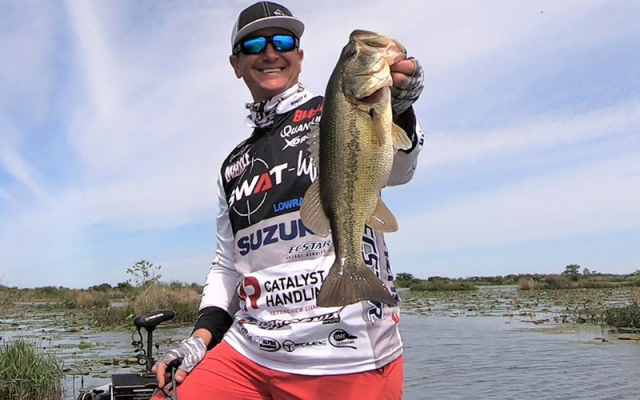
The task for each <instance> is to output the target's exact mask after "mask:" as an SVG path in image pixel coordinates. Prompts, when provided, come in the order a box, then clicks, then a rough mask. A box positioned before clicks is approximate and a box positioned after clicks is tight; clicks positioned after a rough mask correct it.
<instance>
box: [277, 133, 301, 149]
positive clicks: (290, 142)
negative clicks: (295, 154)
mask: <svg viewBox="0 0 640 400" xmlns="http://www.w3.org/2000/svg"><path fill="white" fill-rule="evenodd" d="M284 141H285V145H284V147H283V148H282V150H284V149H286V148H289V147H298V146H299V145H301V144H302V143H304V142H306V141H307V135H302V136H297V137H294V138H293V139H284Z"/></svg>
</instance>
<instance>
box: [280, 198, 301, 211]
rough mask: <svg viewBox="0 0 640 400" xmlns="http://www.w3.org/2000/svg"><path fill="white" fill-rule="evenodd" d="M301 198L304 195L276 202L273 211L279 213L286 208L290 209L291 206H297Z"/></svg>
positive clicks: (299, 204)
mask: <svg viewBox="0 0 640 400" xmlns="http://www.w3.org/2000/svg"><path fill="white" fill-rule="evenodd" d="M302 199H304V197H298V198H295V199H291V200H286V201H281V202H279V203H278V204H274V205H273V212H274V213H279V212H282V211H286V210H291V209H292V208H299V207H300V206H302Z"/></svg>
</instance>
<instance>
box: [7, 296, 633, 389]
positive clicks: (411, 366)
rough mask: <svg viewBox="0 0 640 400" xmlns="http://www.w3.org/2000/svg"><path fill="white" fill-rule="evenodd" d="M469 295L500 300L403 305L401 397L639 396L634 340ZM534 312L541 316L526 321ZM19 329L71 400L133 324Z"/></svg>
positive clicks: (37, 321) (30, 324) (90, 383)
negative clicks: (64, 374) (59, 367)
mask: <svg viewBox="0 0 640 400" xmlns="http://www.w3.org/2000/svg"><path fill="white" fill-rule="evenodd" d="M475 296H476V297H478V298H481V299H482V301H480V302H479V303H482V304H498V306H495V305H492V306H491V307H490V308H491V310H490V312H489V311H488V312H487V313H486V314H483V313H482V310H481V311H477V310H478V307H477V305H474V304H471V303H470V302H469V301H465V303H464V305H463V306H461V307H458V308H457V309H455V307H454V308H451V307H448V308H446V307H441V304H436V303H434V302H433V301H432V300H429V303H428V305H429V308H428V309H429V310H431V311H429V312H425V311H424V310H425V309H427V307H426V305H423V304H421V306H423V307H422V308H416V307H409V306H410V305H411V303H410V302H407V303H406V307H405V309H404V311H403V313H402V317H401V321H400V329H401V332H402V336H403V341H404V344H405V387H404V390H405V395H404V399H408V400H414V399H415V400H421V399H585V400H586V399H589V400H591V399H602V400H604V399H630V400H631V399H634V400H635V399H640V379H639V378H640V376H639V375H640V342H638V341H622V340H618V339H616V337H615V336H613V335H610V334H608V333H606V332H603V331H602V330H601V328H599V327H596V326H587V325H574V324H556V323H553V318H551V317H549V318H547V317H545V315H543V314H542V313H538V314H535V313H534V314H531V313H530V312H529V311H524V312H523V311H522V309H521V311H520V314H516V315H515V316H514V313H512V312H510V311H509V309H510V307H511V304H514V303H513V302H511V301H509V302H505V301H493V300H491V301H487V300H486V298H485V297H483V296H482V295H475ZM501 296H502V295H501ZM526 301H527V302H528V301H529V300H526ZM425 303H427V301H426V300H425ZM538 303H540V302H538ZM500 304H503V305H504V304H506V305H505V306H504V307H503V306H500ZM433 310H440V311H439V312H434V311H433ZM465 310H474V311H473V312H465ZM554 314H555V315H557V312H556V313H550V314H549V315H554ZM504 315H508V316H504ZM535 320H538V321H540V320H544V321H547V322H544V323H541V324H539V325H535V324H532V323H531V322H532V321H535ZM80 325H82V324H80ZM190 332H191V327H175V326H173V327H171V326H167V327H163V326H160V328H158V330H156V332H155V335H154V341H157V342H159V343H160V349H161V350H166V349H167V348H168V347H169V346H171V345H172V344H170V343H169V342H170V341H176V340H179V339H182V338H184V337H186V335H188V334H189V333H190ZM17 337H26V338H33V339H36V340H38V341H39V342H40V343H41V344H42V345H43V346H44V347H47V348H50V349H52V350H54V351H55V352H56V353H57V354H58V355H59V356H60V357H62V358H63V359H64V361H65V365H66V366H67V367H71V372H75V373H80V372H82V373H83V374H82V375H78V376H76V377H75V380H74V379H72V378H71V377H69V379H68V380H67V381H66V386H67V391H68V394H67V398H68V399H73V398H74V396H73V393H74V389H75V393H76V395H77V393H78V392H77V390H78V388H79V387H80V385H81V383H82V382H83V383H84V386H85V387H95V386H99V385H102V384H105V383H108V382H109V376H110V372H111V371H113V369H114V366H111V365H109V364H110V362H111V360H112V359H113V357H118V356H120V357H130V356H132V355H133V354H134V353H133V347H132V346H131V345H130V344H131V341H132V336H131V331H116V332H96V331H94V330H92V329H90V328H87V327H86V325H85V326H84V327H82V328H77V327H76V328H73V327H70V326H69V317H68V315H65V314H64V313H59V312H48V313H47V312H43V313H39V312H35V313H31V314H21V315H19V316H14V317H12V318H8V319H4V320H2V319H0V343H2V340H4V342H6V341H9V340H12V339H15V338H17ZM601 338H604V339H605V341H603V340H602V339H601ZM145 339H146V336H145ZM595 339H597V340H595ZM81 344H84V346H81ZM81 347H82V348H81ZM105 364H106V365H105ZM117 368H118V372H124V371H127V370H129V368H128V367H122V366H119V367H117Z"/></svg>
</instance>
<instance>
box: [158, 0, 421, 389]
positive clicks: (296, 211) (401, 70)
mask: <svg viewBox="0 0 640 400" xmlns="http://www.w3.org/2000/svg"><path fill="white" fill-rule="evenodd" d="M303 33H304V24H303V23H302V21H301V20H300V19H298V18H296V17H294V16H293V15H292V13H291V11H289V9H287V8H286V7H284V6H282V5H279V4H276V3H272V2H264V1H263V2H259V3H256V4H254V5H252V6H250V7H248V8H246V9H245V10H243V11H242V12H241V13H240V15H239V16H238V19H237V21H236V24H235V26H234V28H233V31H232V36H231V49H232V54H231V56H230V57H229V61H230V63H231V66H232V67H233V70H234V72H235V75H236V77H237V78H241V79H243V80H244V82H245V84H246V85H247V88H248V89H249V91H250V92H251V96H252V97H253V101H252V102H251V103H248V104H247V109H248V110H249V116H248V117H247V119H246V121H245V122H246V124H247V125H248V126H249V127H250V128H251V129H252V132H251V134H250V135H249V137H248V138H247V139H245V140H243V141H242V142H241V143H240V144H239V145H238V146H237V147H236V148H235V149H233V150H232V151H231V153H230V154H229V156H228V157H227V158H226V159H225V161H224V162H223V164H222V167H221V168H220V174H219V179H218V201H219V208H220V210H219V212H218V216H217V241H218V243H217V250H216V256H215V258H214V260H213V263H212V267H211V269H210V271H209V274H208V276H207V281H206V284H205V287H204V291H203V295H202V301H201V304H200V312H199V314H198V319H197V321H196V325H195V329H194V331H193V333H192V335H191V337H190V338H188V339H185V340H183V341H182V342H181V343H180V344H179V345H178V346H177V347H176V348H174V349H172V350H170V351H168V352H167V353H166V354H165V355H164V356H163V357H162V358H161V359H160V360H159V361H158V363H156V365H155V366H154V371H155V373H156V376H157V379H158V386H159V387H161V388H163V389H164V391H163V392H161V393H159V394H158V395H157V396H156V398H157V399H161V398H163V396H164V395H165V394H169V393H171V392H173V391H177V394H178V397H179V398H180V399H181V400H189V399H224V400H247V399H283V400H284V399H305V400H308V399H329V398H335V399H390V400H391V399H400V398H401V396H402V379H403V358H402V351H403V350H402V342H401V340H400V334H399V332H398V327H397V323H398V321H399V310H398V308H397V306H389V305H386V304H381V303H378V302H371V301H360V302H357V303H354V304H349V305H347V306H344V307H327V308H324V307H318V306H317V304H316V296H317V293H318V291H319V289H320V286H321V285H322V282H323V280H324V279H325V278H326V276H327V273H328V271H329V268H330V266H331V265H332V263H333V260H334V259H335V255H334V252H333V246H332V243H331V238H330V237H323V236H319V235H316V234H314V233H313V232H312V231H311V230H309V229H308V228H307V227H306V226H305V225H304V224H303V223H302V220H301V217H300V205H301V203H302V198H303V196H304V194H305V192H306V190H307V189H308V188H309V186H310V185H311V183H312V182H313V181H314V180H315V179H316V178H317V171H316V170H315V167H314V166H313V164H312V162H311V159H310V158H309V154H308V153H307V152H306V148H305V147H304V146H303V144H304V143H305V141H306V140H307V134H308V133H309V131H310V129H311V125H312V124H315V123H318V122H319V120H320V118H321V115H322V108H323V97H322V96H314V95H313V94H311V93H310V92H309V91H308V90H307V89H306V88H305V87H304V85H303V84H301V83H300V82H299V81H298V78H299V76H300V72H301V70H302V61H303V59H304V52H303V50H302V49H301V48H300V39H301V37H302V34H303ZM338 45H339V44H336V46H338ZM391 69H392V77H393V85H394V88H393V89H392V98H393V99H392V107H393V111H394V121H395V122H396V123H398V124H399V125H401V126H402V127H403V128H404V130H405V131H406V132H407V134H408V135H409V137H410V138H411V139H412V143H413V145H412V147H411V148H410V149H407V150H405V151H399V152H398V153H397V154H396V155H395V158H394V168H393V171H392V173H391V177H390V178H389V182H388V185H397V184H403V183H406V182H407V181H408V180H410V179H411V176H412V174H413V171H414V170H415V166H416V162H417V156H418V153H419V152H420V150H421V148H422V136H423V135H422V131H421V130H420V127H419V125H418V123H417V121H416V118H415V114H414V112H413V108H412V106H411V105H412V104H413V102H414V101H415V100H417V98H418V96H419V95H420V93H421V91H422V86H423V72H422V68H420V65H419V64H418V62H417V61H416V60H414V59H406V60H401V61H398V62H397V63H395V64H394V65H393V66H392V68H391ZM363 243H364V246H363V251H362V255H363V258H364V260H365V262H366V264H367V265H368V266H369V267H370V268H371V270H372V271H373V272H374V273H376V275H377V276H378V277H379V278H380V279H381V280H382V281H383V282H384V283H385V284H386V285H387V287H389V288H390V294H391V295H392V296H394V297H397V294H396V292H395V288H394V286H393V279H394V278H393V273H392V271H391V267H390V265H389V262H388V252H387V249H386V245H385V243H384V238H383V236H382V234H381V233H379V232H376V231H373V230H372V229H370V228H366V229H365V235H364V237H363ZM169 365H179V368H178V369H177V372H176V373H175V381H176V383H177V384H178V386H177V388H169V387H167V386H165V383H166V382H167V378H168V375H167V371H168V366H169Z"/></svg>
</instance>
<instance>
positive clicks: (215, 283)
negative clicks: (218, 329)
mask: <svg viewBox="0 0 640 400" xmlns="http://www.w3.org/2000/svg"><path fill="white" fill-rule="evenodd" d="M218 206H219V211H218V215H217V216H216V227H217V229H216V238H217V241H218V244H217V248H216V255H215V257H214V259H213V261H212V263H211V264H212V265H211V269H210V270H209V274H208V275H207V281H206V283H205V285H204V290H203V291H202V301H201V302H200V309H201V310H202V309H203V308H205V307H210V306H215V307H220V308H222V309H224V310H226V311H227V312H228V313H229V315H231V316H233V315H234V314H235V313H236V311H238V308H239V302H238V298H237V296H236V286H237V285H238V281H239V279H240V274H239V273H238V271H236V268H235V263H234V250H233V248H234V247H233V246H234V237H233V230H232V229H231V221H230V220H229V205H228V203H227V199H226V196H225V194H224V188H223V186H222V176H221V175H220V176H219V177H218Z"/></svg>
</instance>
